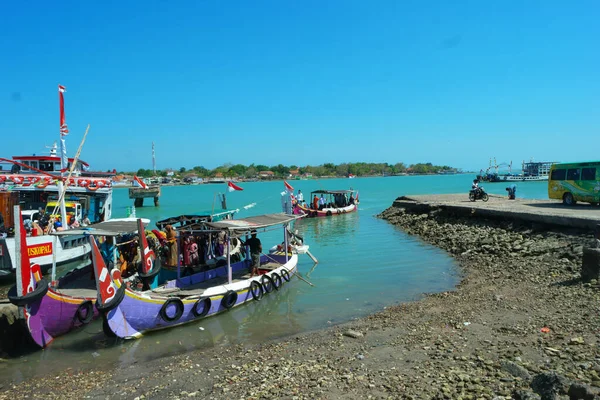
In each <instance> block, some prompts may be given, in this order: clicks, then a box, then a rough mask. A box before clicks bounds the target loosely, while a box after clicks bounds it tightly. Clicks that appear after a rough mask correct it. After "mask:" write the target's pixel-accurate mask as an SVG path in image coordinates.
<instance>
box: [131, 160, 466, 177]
mask: <svg viewBox="0 0 600 400" xmlns="http://www.w3.org/2000/svg"><path fill="white" fill-rule="evenodd" d="M264 171H271V172H273V177H274V178H288V177H289V176H290V175H300V176H302V175H307V174H308V175H312V176H314V177H347V176H348V175H350V174H352V175H356V176H384V175H398V174H439V173H455V172H459V171H458V170H457V169H456V168H452V167H449V166H447V165H433V164H432V163H418V164H412V165H409V166H406V165H405V164H404V163H401V162H399V163H396V164H388V163H364V162H359V163H343V164H339V165H336V164H333V163H325V164H323V165H316V166H312V165H307V166H304V167H299V166H296V165H290V166H286V165H283V164H278V165H273V166H270V167H269V166H267V165H262V164H257V165H256V164H250V165H248V166H246V165H243V164H235V165H234V164H231V163H227V164H223V165H221V166H219V167H216V168H214V169H211V170H209V169H207V168H204V167H202V166H196V167H194V168H192V169H186V168H185V167H181V168H179V170H174V171H173V175H175V176H179V177H181V176H186V175H191V174H195V175H196V176H198V177H201V178H214V177H223V178H246V179H252V178H257V177H258V176H259V174H260V173H261V172H264ZM136 175H138V176H141V177H145V178H148V177H152V176H155V174H154V173H153V171H152V170H151V169H143V168H141V169H139V170H138V171H137V173H136ZM156 175H157V176H162V177H164V176H167V170H162V171H156Z"/></svg>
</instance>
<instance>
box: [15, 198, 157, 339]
mask: <svg viewBox="0 0 600 400" xmlns="http://www.w3.org/2000/svg"><path fill="white" fill-rule="evenodd" d="M18 208H19V207H18V206H16V207H15V213H18V212H19V210H18ZM147 222H149V221H147V220H146V223H147ZM15 228H16V235H15V239H16V242H17V245H18V248H19V251H17V252H16V258H17V261H18V264H17V283H16V285H15V286H13V287H12V288H11V290H10V291H9V293H8V299H9V301H10V302H11V303H13V304H15V305H16V306H18V307H20V308H21V309H22V310H23V312H22V314H21V315H22V318H23V319H24V321H25V324H24V325H25V326H26V328H27V329H28V331H29V334H30V335H31V338H32V339H33V341H34V342H35V343H36V344H37V345H39V346H40V347H41V348H44V347H46V346H48V345H49V344H50V343H51V342H52V341H53V340H54V339H55V338H56V337H58V336H61V335H64V334H66V333H68V332H70V331H72V330H74V329H77V328H79V327H82V326H84V325H86V324H88V323H89V322H91V321H92V320H94V319H96V318H98V316H99V315H100V314H99V311H98V310H97V308H96V307H95V303H96V299H97V296H98V294H97V291H96V284H95V280H94V276H93V274H92V266H91V265H90V264H88V265H87V266H84V267H82V268H76V269H73V270H71V271H69V272H68V273H67V274H66V275H64V276H63V277H61V278H59V279H56V263H54V264H53V267H52V275H51V280H50V282H48V280H47V279H46V278H43V277H42V274H41V269H40V266H39V264H35V263H32V262H31V260H30V257H29V255H28V251H27V242H26V236H25V228H24V225H23V221H22V220H20V221H19V223H17V225H16V226H15ZM137 228H138V225H137V221H136V220H135V219H132V218H129V219H120V220H111V221H109V222H102V223H99V224H97V225H95V227H94V228H84V229H80V230H77V231H76V230H73V231H62V232H56V234H55V235H60V236H81V237H83V236H85V235H87V234H89V233H93V234H95V235H96V237H97V238H102V237H104V241H103V248H107V249H108V248H110V247H112V248H114V246H112V243H115V242H114V240H115V239H118V238H119V237H121V236H123V235H127V234H129V233H132V232H135V231H136V230H137ZM90 237H91V236H90ZM88 240H89V239H88V238H86V241H88ZM94 245H96V242H95V240H94ZM90 247H91V246H90ZM96 248H97V245H96ZM105 257H107V258H109V257H110V255H109V254H105ZM109 262H110V261H109Z"/></svg>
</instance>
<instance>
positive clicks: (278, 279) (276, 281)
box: [271, 272, 283, 290]
mask: <svg viewBox="0 0 600 400" xmlns="http://www.w3.org/2000/svg"><path fill="white" fill-rule="evenodd" d="M271 279H273V287H274V288H275V290H279V288H280V287H281V284H282V283H283V281H282V280H281V275H279V274H278V273H277V272H273V273H272V274H271Z"/></svg>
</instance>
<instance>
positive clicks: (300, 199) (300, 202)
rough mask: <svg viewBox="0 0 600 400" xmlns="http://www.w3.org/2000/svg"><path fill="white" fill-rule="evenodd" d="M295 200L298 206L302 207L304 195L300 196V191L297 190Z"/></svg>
mask: <svg viewBox="0 0 600 400" xmlns="http://www.w3.org/2000/svg"><path fill="white" fill-rule="evenodd" d="M296 198H297V199H298V204H300V205H302V203H304V195H303V194H302V190H300V189H298V196H296Z"/></svg>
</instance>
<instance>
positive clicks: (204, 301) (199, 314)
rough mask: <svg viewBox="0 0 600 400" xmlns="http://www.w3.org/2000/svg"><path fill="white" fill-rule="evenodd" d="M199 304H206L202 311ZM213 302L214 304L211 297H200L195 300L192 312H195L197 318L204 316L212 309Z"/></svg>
mask: <svg viewBox="0 0 600 400" xmlns="http://www.w3.org/2000/svg"><path fill="white" fill-rule="evenodd" d="M199 304H204V307H202V311H201V312H199V311H198V305H199ZM211 304H212V301H211V300H210V297H205V298H203V299H198V301H197V302H195V303H194V305H193V306H192V314H194V317H196V318H200V317H204V316H205V315H206V314H208V312H209V311H210V306H211Z"/></svg>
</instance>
